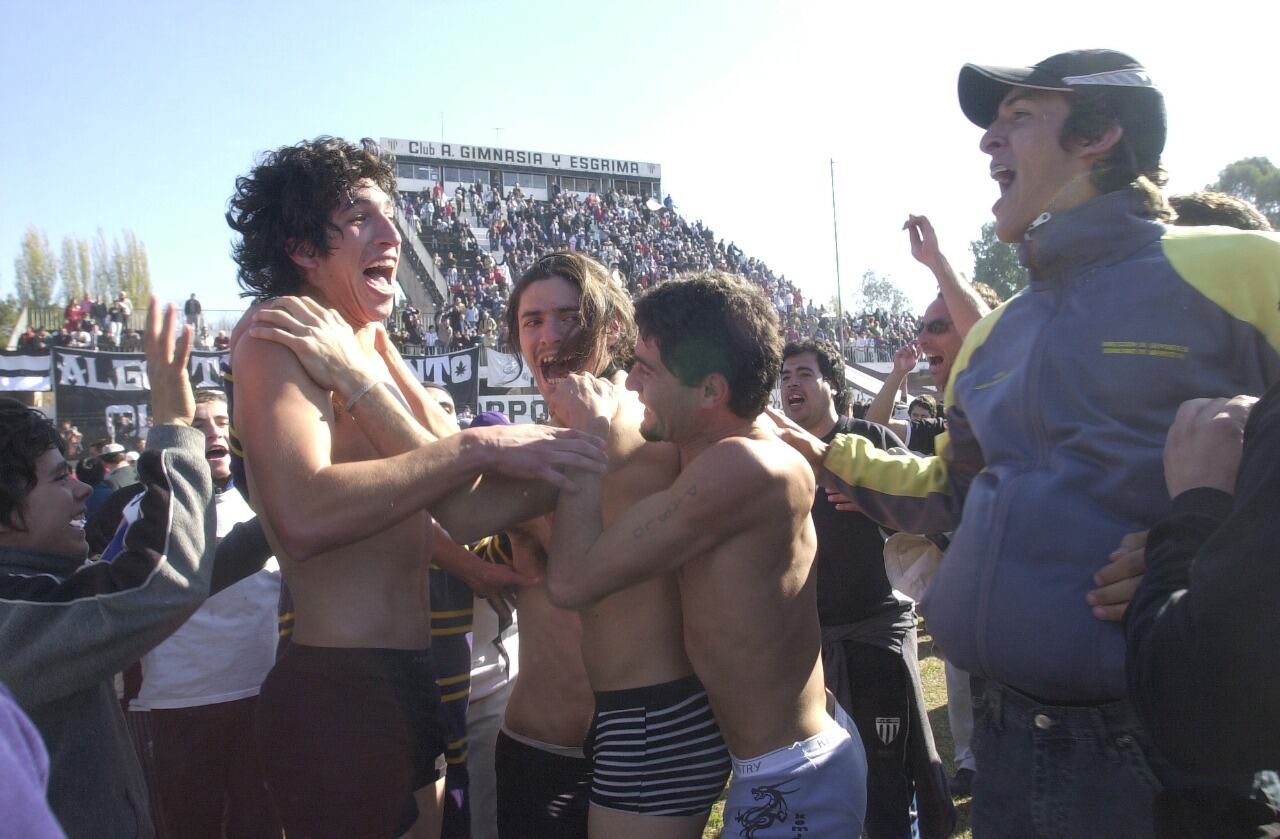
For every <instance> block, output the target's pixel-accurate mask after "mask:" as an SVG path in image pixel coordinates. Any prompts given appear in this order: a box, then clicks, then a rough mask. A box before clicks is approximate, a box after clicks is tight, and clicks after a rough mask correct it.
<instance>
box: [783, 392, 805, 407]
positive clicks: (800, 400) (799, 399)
mask: <svg viewBox="0 0 1280 839" xmlns="http://www.w3.org/2000/svg"><path fill="white" fill-rule="evenodd" d="M784 402H785V404H786V406H787V408H788V409H790V410H797V409H799V408H800V407H801V406H803V405H804V402H805V399H804V395H803V394H800V393H793V394H791V395H789V396H788V397H787V398H786V400H784Z"/></svg>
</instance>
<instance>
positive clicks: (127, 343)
mask: <svg viewBox="0 0 1280 839" xmlns="http://www.w3.org/2000/svg"><path fill="white" fill-rule="evenodd" d="M185 309H186V310H187V314H186V317H187V322H188V323H190V324H192V327H193V328H194V330H195V344H194V347H195V349H197V350H219V351H221V350H226V349H228V348H229V347H230V346H231V336H230V335H229V334H228V333H227V331H226V330H225V329H220V330H218V331H217V332H216V333H215V332H214V331H212V330H210V329H209V327H208V326H207V325H206V324H205V323H204V320H203V318H202V316H201V309H200V303H199V301H197V300H196V296H195V295H194V294H192V295H191V298H190V299H189V300H188V301H187V303H186V306H185ZM136 320H137V318H136V317H134V314H133V303H132V301H130V300H129V297H128V295H127V294H125V293H124V292H120V293H119V294H117V295H116V297H115V299H114V300H112V301H111V303H110V304H107V303H104V302H101V301H99V300H97V299H96V297H95V296H94V295H92V294H88V295H85V296H84V298H83V299H81V300H75V299H72V300H70V301H68V303H67V305H66V307H65V308H64V309H63V310H62V325H61V326H59V327H58V329H57V330H56V331H52V330H50V329H49V327H47V326H45V325H43V324H41V325H28V327H27V329H26V330H25V331H24V332H23V333H22V334H21V335H20V336H19V337H18V349H20V350H29V351H32V352H44V351H46V350H49V349H51V348H53V347H69V348H72V349H85V350H100V351H103V352H142V333H141V332H140V331H139V330H138V329H136V328H134V327H135V326H136V325H137V324H136V323H135V321H136Z"/></svg>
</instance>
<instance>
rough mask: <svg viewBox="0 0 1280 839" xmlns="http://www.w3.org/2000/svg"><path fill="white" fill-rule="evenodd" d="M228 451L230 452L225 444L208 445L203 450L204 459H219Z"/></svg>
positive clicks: (227, 453)
mask: <svg viewBox="0 0 1280 839" xmlns="http://www.w3.org/2000/svg"><path fill="white" fill-rule="evenodd" d="M230 453H231V452H229V451H228V450H227V447H226V446H216V445H215V446H210V447H209V448H207V449H205V450H204V459H205V460H221V459H222V458H224V457H226V456H227V455H229V454H230Z"/></svg>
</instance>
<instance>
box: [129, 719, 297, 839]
mask: <svg viewBox="0 0 1280 839" xmlns="http://www.w3.org/2000/svg"><path fill="white" fill-rule="evenodd" d="M256 704H257V697H256V696H251V697H248V698H246V699H237V700H234V701H231V702H219V703H217V704H214V705H196V706H193V707H191V708H175V709H171V710H157V711H145V712H140V713H135V714H133V715H132V716H133V717H134V720H135V722H141V723H142V726H141V728H142V729H143V732H144V734H143V740H144V743H145V748H146V749H147V752H148V754H146V755H145V756H144V761H146V762H148V763H149V765H148V766H147V770H148V771H147V776H148V777H147V780H148V782H149V783H150V784H151V798H152V809H153V811H154V812H155V814H156V816H157V832H158V833H160V835H162V836H168V837H169V839H206V837H207V839H224V837H225V839H279V837H280V821H279V819H278V818H277V817H276V814H275V810H274V808H273V807H272V805H271V798H270V796H269V795H268V793H267V786H266V782H265V781H264V780H263V774H262V766H261V764H260V762H259V758H258V751H257V745H256V743H255V740H254V734H253V715H254V708H255V706H256Z"/></svg>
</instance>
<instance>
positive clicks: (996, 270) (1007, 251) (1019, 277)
mask: <svg viewBox="0 0 1280 839" xmlns="http://www.w3.org/2000/svg"><path fill="white" fill-rule="evenodd" d="M969 249H970V250H971V251H973V281H974V282H978V283H986V284H987V285H989V286H991V287H992V288H994V289H995V290H996V294H998V295H1000V299H1001V300H1008V299H1009V298H1010V297H1012V296H1013V295H1014V294H1016V293H1017V292H1018V291H1019V290H1020V289H1022V288H1023V287H1025V286H1026V284H1027V272H1026V269H1024V268H1023V267H1022V265H1021V264H1020V263H1019V262H1018V251H1017V250H1016V249H1015V248H1014V247H1013V245H1009V244H1005V243H1004V242H1001V241H1000V240H999V239H997V238H996V223H995V222H994V221H989V222H987V223H986V224H984V225H982V234H981V235H980V236H979V237H978V238H977V239H974V240H973V241H972V242H970V243H969Z"/></svg>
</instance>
